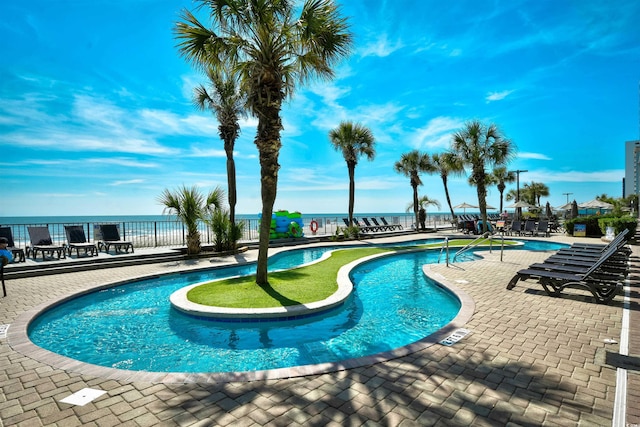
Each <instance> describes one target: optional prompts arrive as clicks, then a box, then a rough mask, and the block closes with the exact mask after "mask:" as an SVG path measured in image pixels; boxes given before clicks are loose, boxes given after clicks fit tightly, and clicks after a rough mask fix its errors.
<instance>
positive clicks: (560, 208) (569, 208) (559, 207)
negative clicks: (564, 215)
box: [556, 202, 573, 211]
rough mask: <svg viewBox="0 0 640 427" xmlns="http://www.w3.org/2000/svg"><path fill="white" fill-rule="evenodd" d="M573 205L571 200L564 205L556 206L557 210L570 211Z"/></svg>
mask: <svg viewBox="0 0 640 427" xmlns="http://www.w3.org/2000/svg"><path fill="white" fill-rule="evenodd" d="M571 205H573V203H571V202H569V203H566V204H564V205H562V206H558V207H557V208H556V210H557V211H570V210H571Z"/></svg>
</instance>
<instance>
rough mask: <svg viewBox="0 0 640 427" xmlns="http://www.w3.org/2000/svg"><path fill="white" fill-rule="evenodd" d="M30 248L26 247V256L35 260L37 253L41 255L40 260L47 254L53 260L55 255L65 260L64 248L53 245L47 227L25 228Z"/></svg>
mask: <svg viewBox="0 0 640 427" xmlns="http://www.w3.org/2000/svg"><path fill="white" fill-rule="evenodd" d="M27 232H28V233H29V240H30V241H31V246H27V251H26V253H27V256H29V255H31V256H32V258H33V259H34V260H35V259H36V258H37V257H38V252H40V253H41V254H42V260H43V261H44V259H45V256H46V255H47V254H49V255H50V256H51V258H53V254H54V253H55V254H56V255H57V256H58V259H60V258H66V254H65V248H64V247H63V246H61V245H54V244H53V241H52V239H51V234H49V229H48V228H47V227H27Z"/></svg>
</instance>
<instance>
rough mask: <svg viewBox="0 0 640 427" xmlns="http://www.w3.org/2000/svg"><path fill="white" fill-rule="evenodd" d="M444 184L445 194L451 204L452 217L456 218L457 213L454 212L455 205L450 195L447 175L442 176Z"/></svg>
mask: <svg viewBox="0 0 640 427" xmlns="http://www.w3.org/2000/svg"><path fill="white" fill-rule="evenodd" d="M442 184H443V185H444V195H445V197H446V198H447V204H448V205H449V210H450V211H451V219H456V214H455V212H453V205H452V204H451V197H449V187H448V186H447V177H446V176H443V177H442Z"/></svg>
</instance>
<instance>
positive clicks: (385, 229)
mask: <svg viewBox="0 0 640 427" xmlns="http://www.w3.org/2000/svg"><path fill="white" fill-rule="evenodd" d="M371 222H373V223H374V224H375V226H376V227H378V229H379V230H381V231H387V230H389V231H390V230H393V229H395V227H393V226H392V225H384V224H380V223H379V222H378V220H377V219H375V218H374V217H371Z"/></svg>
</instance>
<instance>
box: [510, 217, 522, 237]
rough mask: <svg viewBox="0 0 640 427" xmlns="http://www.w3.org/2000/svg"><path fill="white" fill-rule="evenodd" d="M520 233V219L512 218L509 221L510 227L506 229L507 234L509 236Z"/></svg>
mask: <svg viewBox="0 0 640 427" xmlns="http://www.w3.org/2000/svg"><path fill="white" fill-rule="evenodd" d="M520 233H522V222H520V220H518V219H514V220H513V221H511V227H509V229H507V234H509V236H512V235H514V234H518V235H520Z"/></svg>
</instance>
